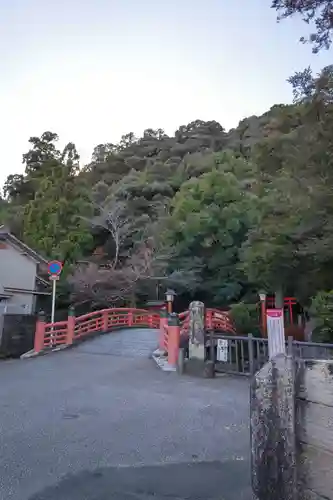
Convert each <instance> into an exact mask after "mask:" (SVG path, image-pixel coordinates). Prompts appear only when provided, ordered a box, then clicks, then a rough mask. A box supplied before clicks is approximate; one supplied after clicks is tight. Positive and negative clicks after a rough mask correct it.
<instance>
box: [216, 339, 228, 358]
mask: <svg viewBox="0 0 333 500" xmlns="http://www.w3.org/2000/svg"><path fill="white" fill-rule="evenodd" d="M217 360H218V361H224V362H227V361H228V340H227V339H217Z"/></svg>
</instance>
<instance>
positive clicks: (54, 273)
mask: <svg viewBox="0 0 333 500" xmlns="http://www.w3.org/2000/svg"><path fill="white" fill-rule="evenodd" d="M47 267H48V273H49V276H50V280H52V282H53V283H52V310H51V325H52V326H51V346H53V341H54V333H53V332H54V319H55V302H56V290H57V284H56V282H57V281H58V279H59V277H60V274H61V271H62V262H59V261H58V260H52V261H51V262H49V263H48V266H47Z"/></svg>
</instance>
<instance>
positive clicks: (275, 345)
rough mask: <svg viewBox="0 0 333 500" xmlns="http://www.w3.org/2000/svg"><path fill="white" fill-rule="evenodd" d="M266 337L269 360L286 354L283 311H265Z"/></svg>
mask: <svg viewBox="0 0 333 500" xmlns="http://www.w3.org/2000/svg"><path fill="white" fill-rule="evenodd" d="M266 320H267V336H268V354H269V359H272V358H274V357H275V356H277V355H278V354H285V353H286V343H285V342H286V341H285V336H284V320H283V309H267V310H266Z"/></svg>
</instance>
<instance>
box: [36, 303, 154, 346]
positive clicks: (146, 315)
mask: <svg viewBox="0 0 333 500" xmlns="http://www.w3.org/2000/svg"><path fill="white" fill-rule="evenodd" d="M130 327H134V328H135V327H146V328H156V329H158V328H160V316H159V314H157V313H151V312H149V311H147V310H145V309H135V308H119V309H116V308H112V309H103V310H101V311H93V312H91V313H88V314H83V315H82V316H78V317H75V316H74V312H73V311H70V312H69V315H68V318H67V320H66V321H58V322H56V323H46V321H45V317H44V316H43V314H41V315H40V317H39V319H38V321H37V324H36V331H35V345H34V351H35V352H40V351H42V350H44V349H47V348H51V347H59V346H62V345H71V344H73V342H75V341H77V340H80V339H83V338H85V337H87V336H88V335H91V334H94V333H98V332H101V333H102V332H108V331H110V330H113V329H115V328H130Z"/></svg>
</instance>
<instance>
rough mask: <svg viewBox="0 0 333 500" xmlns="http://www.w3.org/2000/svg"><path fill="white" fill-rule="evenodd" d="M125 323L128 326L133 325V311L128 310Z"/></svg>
mask: <svg viewBox="0 0 333 500" xmlns="http://www.w3.org/2000/svg"><path fill="white" fill-rule="evenodd" d="M127 324H128V326H133V311H129V313H128V315H127Z"/></svg>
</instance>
